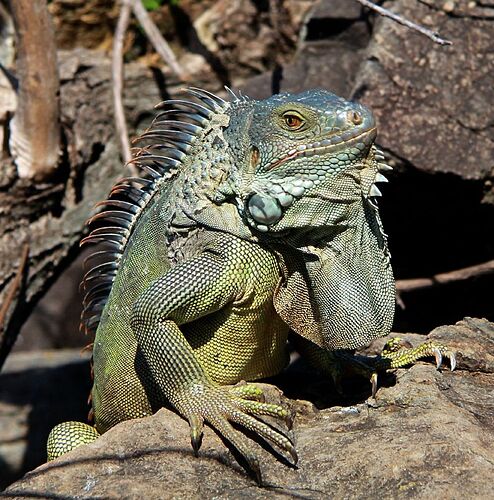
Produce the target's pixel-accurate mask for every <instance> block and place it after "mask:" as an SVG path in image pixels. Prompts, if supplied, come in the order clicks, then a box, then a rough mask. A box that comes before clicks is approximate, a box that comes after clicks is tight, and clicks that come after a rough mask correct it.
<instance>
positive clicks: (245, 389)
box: [230, 383, 265, 401]
mask: <svg viewBox="0 0 494 500" xmlns="http://www.w3.org/2000/svg"><path fill="white" fill-rule="evenodd" d="M230 392H231V394H232V395H234V396H237V397H239V398H242V399H249V400H252V401H264V400H265V397H264V392H262V389H261V388H260V387H258V386H257V385H255V384H246V383H239V384H237V385H235V386H233V387H232V388H231V389H230Z"/></svg>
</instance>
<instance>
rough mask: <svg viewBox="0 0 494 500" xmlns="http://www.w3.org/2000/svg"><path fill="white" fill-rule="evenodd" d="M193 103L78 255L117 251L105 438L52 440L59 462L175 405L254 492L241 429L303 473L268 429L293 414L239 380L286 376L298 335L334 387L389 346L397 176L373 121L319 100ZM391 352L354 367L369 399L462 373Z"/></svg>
mask: <svg viewBox="0 0 494 500" xmlns="http://www.w3.org/2000/svg"><path fill="white" fill-rule="evenodd" d="M187 92H188V95H189V99H188V100H183V99H175V100H169V101H167V102H165V103H163V104H162V107H163V108H164V110H163V111H162V112H161V113H160V114H159V115H158V116H157V117H156V119H155V120H154V122H153V124H152V125H151V127H150V128H149V129H148V130H147V131H146V132H145V133H144V134H143V135H142V137H141V141H144V142H143V147H142V148H141V149H140V150H139V151H138V152H137V154H136V156H135V158H134V160H133V162H134V163H135V164H137V165H139V166H140V167H141V168H142V169H143V170H144V171H145V172H146V173H147V174H146V175H145V176H144V177H143V178H138V177H131V178H126V179H124V180H122V181H121V182H119V183H118V184H117V185H116V186H115V187H114V188H113V189H112V191H111V193H110V196H109V199H108V200H107V201H105V202H102V205H103V206H104V207H105V209H104V211H103V212H101V213H98V214H97V215H95V216H94V217H92V219H90V224H91V225H92V226H93V230H92V232H91V233H90V235H89V236H88V237H86V238H85V239H84V240H83V243H88V242H103V243H105V244H106V245H107V247H108V248H107V249H103V250H101V249H100V250H98V251H96V252H95V253H94V254H93V255H91V257H90V258H89V259H90V261H91V262H92V263H93V266H94V267H93V268H92V269H91V270H90V271H89V272H88V273H87V274H86V275H85V277H84V281H83V287H84V288H85V289H86V290H87V293H86V296H85V298H84V325H85V327H86V330H88V331H89V332H94V331H95V341H94V348H93V372H94V385H93V388H92V396H91V399H92V409H93V414H94V426H89V425H86V424H82V423H77V422H68V423H64V424H60V425H58V426H57V427H55V428H54V429H53V431H52V432H51V434H50V436H49V440H48V454H49V458H50V459H53V458H56V457H57V456H60V455H61V454H63V453H66V452H67V451H69V450H70V449H72V448H74V447H75V446H78V445H79V444H82V443H87V442H91V441H93V440H94V439H96V438H97V436H98V435H100V434H101V433H104V432H106V431H107V430H108V429H110V428H111V427H113V426H114V425H116V424H117V423H119V422H121V421H123V420H129V419H134V418H139V417H144V416H146V415H150V414H152V413H153V412H155V411H157V410H158V409H159V408H160V407H163V406H171V407H172V408H173V409H174V410H175V411H177V412H178V413H179V414H180V415H181V416H182V417H184V418H185V419H186V420H187V421H188V423H189V425H190V432H191V441H192V446H193V448H194V451H195V452H196V454H197V451H198V449H199V447H200V443H201V436H202V430H203V424H204V423H207V424H209V425H210V426H211V427H213V429H215V431H216V432H217V433H218V434H220V435H221V436H222V437H223V438H224V439H226V440H227V441H228V442H229V443H230V444H231V446H232V447H233V448H234V449H236V450H237V451H238V452H239V453H240V454H241V455H242V456H243V458H244V459H245V461H246V463H247V464H248V468H250V469H251V471H253V472H254V473H255V474H256V476H257V478H258V480H259V481H260V480H261V479H260V468H259V463H258V460H257V458H256V454H255V452H254V451H253V450H252V448H251V444H250V442H249V441H248V439H247V438H246V437H245V436H244V435H243V433H241V432H240V431H238V430H236V429H235V428H234V427H233V426H232V423H234V424H237V425H238V426H240V427H243V428H245V429H247V430H249V431H251V432H253V433H254V434H256V435H258V436H260V437H261V438H262V439H264V440H266V441H267V442H268V443H269V444H271V445H273V446H274V447H276V448H277V449H279V450H281V451H282V452H283V453H284V454H286V455H287V456H290V458H291V461H292V463H296V461H297V455H296V451H295V448H294V445H293V441H292V439H291V438H290V437H289V434H288V433H286V432H284V431H281V430H278V429H275V428H273V427H272V426H269V425H267V424H266V423H265V422H264V421H263V420H262V419H261V418H260V417H262V416H270V417H275V418H280V419H285V420H287V421H288V420H289V412H288V410H287V409H286V408H283V407H281V406H278V405H274V404H269V403H266V402H264V401H263V400H262V396H263V394H262V391H261V390H260V389H259V388H258V387H257V386H256V385H255V384H251V383H243V384H238V383H239V382H240V381H252V380H257V379H261V378H264V377H269V376H272V375H275V374H277V373H279V372H280V371H282V370H283V369H284V368H285V366H286V365H287V362H288V352H287V338H288V335H289V333H290V334H292V335H293V336H294V341H295V345H297V346H298V348H299V349H300V351H301V352H302V353H303V354H304V355H306V356H307V357H308V358H309V359H310V360H311V361H312V362H314V363H315V364H316V365H317V366H318V367H319V368H320V369H322V370H324V371H326V372H327V373H329V374H330V375H332V376H335V377H336V376H337V372H338V366H339V362H340V360H342V359H345V358H347V360H348V361H350V362H352V361H351V359H352V358H351V355H350V353H349V351H348V350H352V349H355V348H357V347H360V346H363V345H366V344H368V343H369V342H370V341H371V340H373V339H375V338H376V337H380V336H384V335H387V334H388V333H389V332H390V329H391V324H392V321H393V313H394V307H395V289H394V281H393V274H392V270H391V265H390V255H389V251H388V247H387V239H386V235H385V233H384V232H383V230H382V226H381V221H380V218H379V213H378V207H377V202H376V197H378V196H380V192H379V189H378V188H377V187H376V183H377V182H384V181H385V180H386V179H385V177H384V176H383V174H382V172H383V171H387V170H390V167H389V166H387V165H386V163H384V161H383V160H384V156H383V154H382V152H381V151H379V150H378V149H377V148H376V146H375V145H374V140H375V138H376V123H375V120H374V117H373V115H372V113H371V111H369V110H368V109H367V108H366V107H364V106H363V105H361V104H358V103H355V102H350V101H347V100H345V99H342V98H340V97H338V96H336V95H334V94H332V93H330V92H327V91H325V90H310V91H306V92H303V93H300V94H296V95H291V94H280V95H275V96H272V97H270V98H269V99H266V100H263V101H257V100H251V99H249V98H247V97H244V96H241V95H239V96H237V95H236V94H233V93H232V95H233V98H232V99H231V101H229V102H227V101H224V100H223V99H221V98H219V97H217V96H215V95H213V94H211V93H209V92H207V91H205V90H199V89H194V88H191V89H188V90H187ZM388 347H389V348H388V350H387V351H386V352H385V353H384V354H383V355H382V356H381V357H378V358H377V360H376V361H375V362H374V363H369V364H366V363H362V362H361V361H358V360H355V361H354V366H355V367H356V368H357V371H360V372H361V373H365V374H367V375H369V376H371V378H372V379H373V382H374V386H375V371H376V370H377V369H379V368H387V367H398V366H403V365H405V364H408V363H410V362H412V361H414V360H416V359H418V358H421V357H424V356H430V355H435V356H436V358H438V360H439V364H440V358H441V356H442V355H443V354H444V355H445V356H447V357H449V358H451V362H452V365H453V364H454V356H453V355H452V353H451V352H450V351H449V350H448V349H447V348H446V347H444V346H441V345H435V344H433V343H430V342H429V343H426V344H423V345H422V346H419V347H418V348H415V349H406V348H402V349H398V348H397V344H396V343H394V344H390V345H389V346H388ZM452 367H453V368H454V366H452ZM374 390H375V389H374Z"/></svg>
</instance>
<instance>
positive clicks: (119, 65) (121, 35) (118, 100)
mask: <svg viewBox="0 0 494 500" xmlns="http://www.w3.org/2000/svg"><path fill="white" fill-rule="evenodd" d="M130 1H131V0H122V1H121V8H120V14H119V16H118V22H117V27H116V28H115V35H114V37H113V50H112V80H113V108H114V113H115V127H116V129H117V134H118V137H119V139H120V148H121V150H122V156H123V159H124V161H125V162H128V161H130V160H131V159H132V154H131V152H130V141H129V133H128V130H127V122H126V121H125V112H124V107H123V102H122V90H123V45H124V39H125V32H126V31H127V27H128V25H129V20H130V11H131V5H130Z"/></svg>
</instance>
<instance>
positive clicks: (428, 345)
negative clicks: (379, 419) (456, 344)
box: [370, 337, 456, 397]
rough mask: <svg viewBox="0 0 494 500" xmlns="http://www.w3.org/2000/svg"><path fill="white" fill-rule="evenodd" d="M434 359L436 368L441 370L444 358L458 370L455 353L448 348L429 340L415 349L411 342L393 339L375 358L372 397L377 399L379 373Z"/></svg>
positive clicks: (397, 338)
mask: <svg viewBox="0 0 494 500" xmlns="http://www.w3.org/2000/svg"><path fill="white" fill-rule="evenodd" d="M430 357H434V358H435V360H436V368H437V369H438V370H439V369H440V368H441V366H442V365H443V360H444V358H446V359H448V360H449V364H450V369H451V371H453V370H454V369H455V368H456V357H455V354H454V352H453V351H451V350H450V349H449V348H448V347H446V346H444V345H442V344H438V343H437V342H434V341H433V340H429V341H427V342H424V343H423V344H420V345H419V346H417V347H413V346H412V345H411V344H410V343H409V342H407V341H405V340H403V339H402V338H400V337H393V338H391V339H390V340H388V342H386V344H385V345H384V347H383V350H382V351H381V354H380V355H379V356H377V357H376V358H374V359H373V360H372V363H371V367H372V368H373V372H372V374H371V375H370V381H371V384H372V397H375V395H376V391H377V372H378V371H383V370H390V369H393V368H402V367H404V366H407V365H410V364H412V363H415V361H418V360H420V359H425V358H430Z"/></svg>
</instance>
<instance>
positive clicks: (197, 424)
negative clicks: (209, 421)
mask: <svg viewBox="0 0 494 500" xmlns="http://www.w3.org/2000/svg"><path fill="white" fill-rule="evenodd" d="M189 425H190V443H191V444H192V449H193V450H194V455H195V456H196V457H198V456H199V449H200V448H201V444H202V436H203V429H204V419H203V418H202V417H200V416H198V415H192V416H190V417H189Z"/></svg>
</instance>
